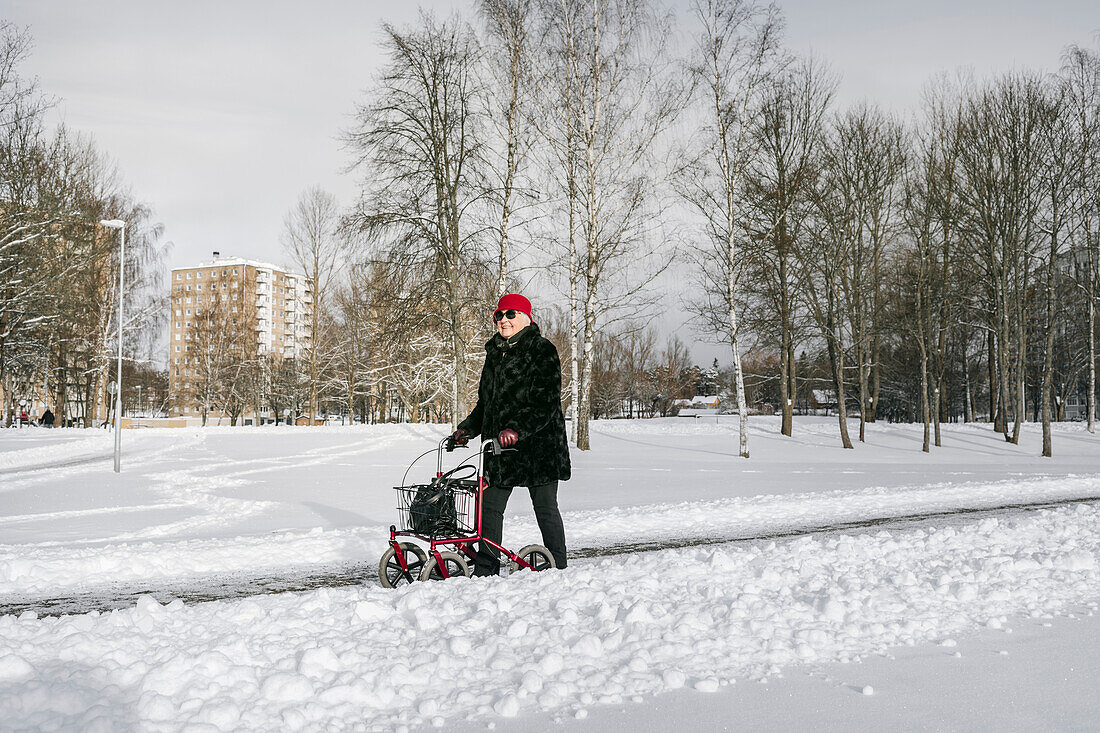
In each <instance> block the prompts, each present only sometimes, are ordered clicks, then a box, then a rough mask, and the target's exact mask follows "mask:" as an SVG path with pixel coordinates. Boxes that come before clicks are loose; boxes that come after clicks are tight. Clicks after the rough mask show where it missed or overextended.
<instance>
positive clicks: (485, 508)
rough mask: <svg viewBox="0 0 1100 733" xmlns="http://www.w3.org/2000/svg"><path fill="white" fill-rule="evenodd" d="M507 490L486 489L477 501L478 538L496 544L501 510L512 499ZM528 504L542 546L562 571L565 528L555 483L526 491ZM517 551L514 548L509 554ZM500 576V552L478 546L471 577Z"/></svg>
mask: <svg viewBox="0 0 1100 733" xmlns="http://www.w3.org/2000/svg"><path fill="white" fill-rule="evenodd" d="M512 488H513V487H511V486H496V487H495V486H490V487H488V488H487V489H485V493H484V495H483V496H482V500H481V535H482V536H483V537H485V538H486V539H488V540H492V541H493V542H496V543H497V544H498V545H499V544H500V540H501V535H502V534H503V531H504V507H506V506H507V505H508V497H510V496H511V495H512ZM528 491H530V492H531V504H533V505H534V507H535V519H536V520H538V523H539V529H540V530H542V544H544V545H546V549H548V550H550V554H551V555H553V556H554V564H555V565H557V566H558V567H559V568H564V567H565V525H563V524H562V521H561V512H560V511H558V482H557V481H551V482H550V483H548V484H540V485H539V486H531V487H528ZM518 549H519V548H518V547H517V548H514V549H513V552H514V551H516V550H518ZM499 572H500V551H499V550H497V549H496V548H495V547H491V546H489V545H487V544H485V543H484V542H479V543H478V552H477V559H476V560H475V561H474V574H475V575H496V574H498V573H499Z"/></svg>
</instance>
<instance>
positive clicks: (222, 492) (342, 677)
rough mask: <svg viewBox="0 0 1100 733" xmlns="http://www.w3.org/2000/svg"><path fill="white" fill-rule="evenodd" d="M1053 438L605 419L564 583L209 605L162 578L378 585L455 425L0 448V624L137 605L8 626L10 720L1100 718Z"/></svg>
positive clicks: (1084, 573)
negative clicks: (105, 604) (390, 534)
mask: <svg viewBox="0 0 1100 733" xmlns="http://www.w3.org/2000/svg"><path fill="white" fill-rule="evenodd" d="M1055 430H1056V432H1055V441H1054V449H1055V457H1054V458H1053V459H1043V458H1040V457H1039V455H1038V454H1039V448H1040V436H1039V430H1038V427H1037V426H1034V425H1027V426H1025V432H1024V436H1023V440H1022V444H1021V445H1020V446H1013V445H1008V444H1006V443H1004V441H1003V439H1001V438H1000V436H998V435H996V434H994V433H993V432H992V431H991V430H990V429H989V427H988V426H985V425H981V426H968V425H951V426H946V427H945V431H944V447H943V448H940V449H934V451H933V453H932V454H931V455H925V454H923V453H921V451H920V441H921V431H920V426H910V425H905V426H901V425H888V424H877V425H872V426H870V427H869V434H868V442H867V444H863V445H861V444H857V447H856V449H855V450H851V451H845V450H842V449H841V448H840V447H839V441H838V439H837V436H836V432H837V429H836V423H835V420H833V419H824V418H804V419H800V420H797V421H796V425H795V436H794V437H793V438H783V437H782V436H780V435H778V420H777V419H772V418H754V421H753V423H752V434H751V437H750V448H751V450H752V458H751V459H750V460H747V461H746V460H744V459H740V458H738V457H737V456H736V447H737V446H736V420H735V419H734V420H728V419H715V418H710V419H698V420H692V419H667V420H649V421H615V422H599V423H595V424H594V425H593V437H592V445H593V450H592V451H589V452H587V453H583V454H581V453H576V452H574V454H573V462H574V470H573V475H574V479H573V480H571V481H569V482H567V483H565V484H563V485H562V488H561V491H560V502H561V506H562V510H563V513H564V518H565V525H566V532H567V535H568V538H569V543H570V550H571V552H575V553H577V556H576V557H574V559H572V560H571V562H570V567H569V569H567V570H565V571H561V572H550V573H543V574H531V573H520V574H516V575H513V576H512V577H508V578H504V577H501V578H489V579H484V578H483V579H469V580H465V579H457V580H452V581H447V582H443V583H432V584H414V585H412V586H406V587H403V588H400V589H398V590H386V589H383V588H382V587H380V586H379V585H378V584H377V582H376V581H373V580H368V581H366V582H363V583H360V584H357V585H354V586H348V587H341V588H328V589H320V590H314V591H307V592H299V593H282V594H273V595H259V596H254V597H251V598H245V599H239V600H222V601H214V602H209V603H192V602H187V603H185V602H184V601H181V600H178V599H176V600H173V599H172V597H171V593H166V591H165V589H166V588H181V587H196V588H204V587H209V586H212V585H217V584H223V583H226V582H227V579H229V580H234V579H236V580H242V581H245V582H247V581H248V579H250V578H255V577H261V576H270V575H279V574H292V575H298V576H309V575H311V574H324V573H326V572H330V571H332V570H334V569H340V568H348V567H352V568H357V569H359V571H360V572H361V574H362V575H369V576H373V575H374V572H373V570H374V567H375V566H376V564H377V560H378V557H379V556H380V555H381V554H382V552H383V550H384V549H385V544H386V538H387V528H388V527H389V525H390V524H392V523H393V522H394V521H395V520H396V512H395V510H394V505H395V497H394V496H393V491H392V489H391V488H390V487H392V486H393V485H395V484H397V483H399V482H400V481H401V477H402V474H403V473H404V471H405V468H406V467H407V465H408V464H409V463H410V462H411V461H412V460H413V459H414V458H415V457H416V456H417V455H419V454H421V453H423V452H424V451H426V450H429V449H430V448H432V447H433V445H434V444H435V442H437V441H438V440H439V438H440V437H442V436H443V435H445V434H446V432H447V429H446V428H445V427H443V426H426V425H380V426H362V427H358V426H357V427H346V428H340V427H326V428H288V427H284V428H278V429H276V428H272V427H266V428H255V429H252V428H237V429H231V428H208V429H205V430H202V429H183V430H134V431H127V432H126V433H124V436H123V440H124V451H123V458H122V464H123V472H122V474H121V475H119V476H116V475H115V474H114V473H113V472H112V470H111V466H112V462H111V451H112V446H113V443H112V435H111V434H110V433H107V432H103V431H73V430H67V431H63V430H55V431H45V430H6V431H0V497H2V501H0V606H4V605H11V606H14V605H18V604H24V605H28V606H33V605H34V603H35V602H36V600H41V601H46V600H48V599H51V598H55V597H58V596H66V597H68V596H72V597H79V596H82V595H89V596H109V595H110V594H111V593H113V592H116V591H118V590H119V589H126V590H127V591H130V592H132V591H134V589H138V590H139V591H140V590H142V589H145V590H146V591H147V593H148V595H146V596H145V597H143V598H141V599H140V600H139V601H138V602H137V604H136V606H132V607H128V608H123V609H121V610H116V611H112V612H109V613H99V612H91V613H85V614H79V615H66V616H62V617H60V618H57V617H52V616H42V617H39V616H38V615H37V614H35V613H34V612H26V613H23V614H22V615H19V616H16V615H6V616H0V721H3V723H2V724H0V728H3V729H5V730H7V729H12V730H104V731H118V730H150V731H175V730H188V731H191V730H209V731H230V730H257V731H259V730H421V729H435V728H442V729H446V730H462V731H466V730H470V731H475V730H487V729H495V730H504V731H513V730H514V731H537V730H546V729H551V730H553V729H563V730H578V731H580V730H590V731H599V730H609V729H610V730H632V731H633V730H636V731H646V730H653V731H657V730H671V729H688V728H691V727H692V726H694V727H695V729H698V730H724V729H728V730H737V729H741V728H742V727H751V728H753V729H762V730H785V729H792V728H824V729H828V730H881V729H884V728H888V729H906V730H933V729H935V730H941V729H945V728H946V729H965V730H971V729H985V730H1034V729H1036V728H1045V729H1055V730H1082V729H1095V726H1096V723H1095V721H1096V720H1100V702H1098V701H1097V696H1096V695H1095V685H1096V682H1097V680H1098V679H1100V662H1098V661H1097V660H1098V659H1100V616H1098V615H1097V614H1096V611H1097V609H1098V607H1100V606H1098V604H1100V563H1098V561H1100V437H1098V436H1093V435H1089V434H1088V433H1086V432H1085V431H1084V430H1083V426H1082V425H1078V424H1068V425H1062V426H1056V427H1055ZM450 465H454V464H453V463H452V464H450ZM433 472H434V459H432V458H431V457H426V458H424V459H422V460H421V461H420V463H418V464H417V465H416V467H414V469H413V471H412V472H411V473H410V476H409V479H410V481H412V480H417V481H419V480H424V479H426V478H427V477H428V476H430V475H431V474H432V473H433ZM1082 500H1084V501H1082ZM1088 500H1095V501H1088ZM1020 505H1042V506H1038V507H1036V506H1031V507H1028V508H1021V507H1020ZM891 517H907V518H908V519H906V520H905V521H893V522H887V523H883V524H875V522H876V520H885V519H888V518H891ZM723 539H728V540H734V541H731V542H728V543H722V544H714V541H715V540H723ZM537 541H539V537H538V532H537V529H536V527H535V523H534V519H533V516H532V513H531V507H530V502H529V500H528V499H527V498H526V496H525V493H524V492H522V491H520V492H516V494H514V496H513V499H512V502H511V504H510V506H509V508H508V515H507V517H506V522H505V544H506V545H508V546H510V547H513V549H516V548H518V547H519V546H520V545H523V544H528V543H531V542H537ZM643 545H648V546H653V547H658V546H673V548H672V549H658V550H652V551H648V552H626V553H623V550H624V549H629V548H631V547H636V546H643ZM610 552H617V553H622V554H609V553H610Z"/></svg>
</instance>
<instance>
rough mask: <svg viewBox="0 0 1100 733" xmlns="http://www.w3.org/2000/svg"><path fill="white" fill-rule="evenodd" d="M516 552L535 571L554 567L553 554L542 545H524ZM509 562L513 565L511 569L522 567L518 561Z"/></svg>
mask: <svg viewBox="0 0 1100 733" xmlns="http://www.w3.org/2000/svg"><path fill="white" fill-rule="evenodd" d="M516 554H517V555H519V558H520V559H521V560H523V561H524V562H525V563H527V564H528V565H530V566H531V568H532V569H533V570H535V571H539V570H549V569H550V568H552V567H555V566H554V556H553V555H551V554H550V550H547V549H546V548H545V547H543V546H542V545H527V547H524V548H523V549H522V550H520V551H519V552H517V553H516ZM510 564H511V565H514V566H515V567H514V568H513V570H519V569H521V567H522V566H520V565H519V564H518V563H510Z"/></svg>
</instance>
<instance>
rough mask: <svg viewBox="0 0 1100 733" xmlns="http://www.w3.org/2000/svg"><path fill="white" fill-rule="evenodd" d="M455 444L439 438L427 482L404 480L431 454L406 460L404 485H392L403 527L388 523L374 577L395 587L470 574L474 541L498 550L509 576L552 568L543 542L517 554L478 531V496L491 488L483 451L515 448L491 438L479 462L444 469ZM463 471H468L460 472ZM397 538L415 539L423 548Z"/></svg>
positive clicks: (448, 439)
mask: <svg viewBox="0 0 1100 733" xmlns="http://www.w3.org/2000/svg"><path fill="white" fill-rule="evenodd" d="M455 447H456V446H455V443H454V440H453V439H452V438H451V437H450V436H448V437H446V438H444V439H443V440H441V441H439V445H438V446H437V447H436V448H435V453H436V471H435V478H434V479H433V480H432V481H431V482H430V483H427V484H411V485H410V484H406V483H405V479H407V478H408V475H409V471H410V470H412V467H413V466H414V465H416V462H417V461H419V460H420V459H421V458H423V457H424V456H426V455H428V454H429V453H431V452H432V451H426V452H424V453H422V454H421V455H420V456H417V458H416V459H415V460H413V462H412V463H411V464H409V467H408V468H407V469H406V470H405V475H404V476H403V477H402V479H401V483H402V485H401V486H395V487H394V490H395V491H396V492H397V497H398V501H397V511H398V516H399V518H400V522H401V528H400V529H398V527H397V525H392V524H391V525H390V546H389V548H388V549H387V550H386V551H385V552H384V553H383V554H382V559H381V560H380V561H379V563H378V579H379V580H381V581H382V585H383V586H385V587H387V588H396V587H397V586H399V585H402V584H403V583H412V582H414V581H416V580H446V579H447V578H453V577H455V576H459V577H469V575H470V564H471V563H472V562H473V560H474V558H475V557H476V555H477V549H478V547H477V545H476V544H475V543H479V542H484V543H486V544H488V545H489V546H490V547H494V548H496V549H497V550H499V551H500V553H501V555H502V556H503V558H506V559H507V562H506V563H503V562H502V568H506V569H507V571H508V573H509V574H510V573H512V572H515V571H517V570H534V571H536V572H538V571H542V570H546V569H548V568H552V567H554V561H553V559H552V557H551V555H550V551H549V550H548V549H546V548H545V547H543V546H542V545H526V546H524V547H523V548H522V549H521V550H520V551H519V552H512V551H511V550H509V549H508V548H507V547H504V546H503V545H500V544H498V543H496V542H494V541H493V540H489V539H486V538H485V537H483V536H482V534H481V507H482V499H483V497H484V494H485V489H486V488H487V487H488V486H489V481H488V480H487V479H486V478H485V471H484V467H485V455H486V453H491V454H492V455H494V456H499V455H500V454H501V453H502V452H503V451H505V450H514V449H511V448H501V446H500V443H498V442H497V441H496V440H495V439H489V440H485V441H482V443H481V448H480V450H478V452H477V465H473V464H468V463H467V464H462V465H459V466H456V467H455V468H452V469H450V470H449V471H447V472H444V471H443V453H444V451H446V452H448V453H450V452H451V451H453V450H454V449H455ZM466 460H469V459H468V458H467V459H466ZM463 471H465V472H466V473H464V474H462V473H461V472H463ZM399 538H414V539H416V540H419V541H420V542H421V543H423V544H425V545H426V546H427V548H426V549H425V548H424V547H421V546H420V545H419V544H417V543H416V542H408V541H401V540H400V539H399ZM503 558H502V559H503Z"/></svg>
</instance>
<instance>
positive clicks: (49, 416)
mask: <svg viewBox="0 0 1100 733" xmlns="http://www.w3.org/2000/svg"><path fill="white" fill-rule="evenodd" d="M42 425H43V426H45V427H47V428H52V427H53V413H52V412H50V408H48V407H47V408H46V411H45V412H43V413H42Z"/></svg>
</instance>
